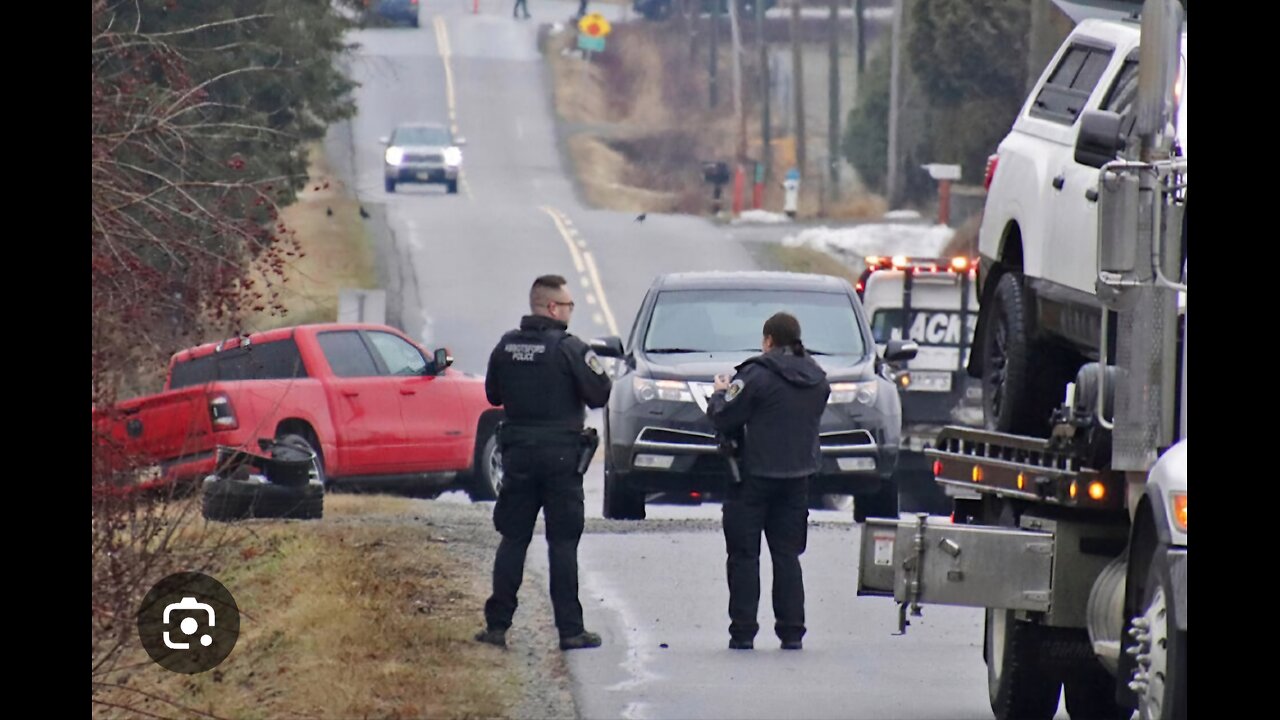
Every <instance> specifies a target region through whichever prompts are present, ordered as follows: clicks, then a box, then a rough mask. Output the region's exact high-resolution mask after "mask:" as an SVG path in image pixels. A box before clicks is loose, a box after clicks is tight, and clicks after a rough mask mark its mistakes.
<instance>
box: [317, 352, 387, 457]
mask: <svg viewBox="0 0 1280 720" xmlns="http://www.w3.org/2000/svg"><path fill="white" fill-rule="evenodd" d="M316 341H317V343H319V345H320V349H321V350H322V351H323V352H324V356H325V359H326V360H327V361H328V363H329V368H330V370H332V375H333V376H332V377H331V378H330V379H329V381H328V382H327V383H326V388H327V390H326V392H328V394H329V407H330V408H332V412H333V426H334V431H335V432H336V433H337V435H338V443H337V444H338V446H339V447H340V448H342V450H341V453H342V458H343V462H342V467H343V471H342V474H343V475H344V476H351V475H377V474H386V473H392V472H398V471H400V470H402V469H403V465H404V462H403V459H402V458H401V457H400V449H401V448H402V447H403V446H404V444H405V442H406V438H405V429H404V421H403V420H402V419H401V416H400V394H399V391H398V389H397V388H396V386H395V384H394V383H390V382H387V378H386V377H384V376H383V374H382V370H381V369H380V367H379V365H378V363H377V362H376V361H375V360H374V357H373V352H372V350H371V349H370V347H369V346H368V344H367V343H365V341H364V338H362V337H361V334H360V333H359V332H358V331H356V330H335V331H330V332H321V333H317V334H316Z"/></svg>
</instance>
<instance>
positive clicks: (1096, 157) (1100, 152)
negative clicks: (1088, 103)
mask: <svg viewBox="0 0 1280 720" xmlns="http://www.w3.org/2000/svg"><path fill="white" fill-rule="evenodd" d="M1124 146H1125V137H1124V135H1122V134H1121V133H1120V115H1119V114H1118V113H1113V112H1107V111H1106V110H1086V111H1085V112H1084V114H1083V115H1081V116H1080V134H1079V135H1077V136H1076V153H1075V158H1076V162H1078V163H1080V164H1081V165H1085V166H1088V167H1093V168H1100V167H1102V166H1103V165H1106V164H1107V163H1109V162H1111V161H1112V160H1115V159H1116V156H1117V155H1118V154H1119V153H1120V151H1121V150H1123V149H1124Z"/></svg>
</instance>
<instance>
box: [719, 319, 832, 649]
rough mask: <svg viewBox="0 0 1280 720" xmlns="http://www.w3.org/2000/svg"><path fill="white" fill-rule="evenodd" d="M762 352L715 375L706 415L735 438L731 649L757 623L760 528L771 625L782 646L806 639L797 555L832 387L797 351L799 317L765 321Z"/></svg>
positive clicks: (727, 510) (748, 640) (747, 645)
mask: <svg viewBox="0 0 1280 720" xmlns="http://www.w3.org/2000/svg"><path fill="white" fill-rule="evenodd" d="M763 335H764V337H763V339H762V340H761V350H763V352H762V353H761V354H760V355H757V356H755V357H752V358H749V359H748V360H746V361H745V362H743V363H742V364H740V365H738V366H737V368H736V370H737V373H736V374H735V375H734V376H733V378H732V379H730V378H728V377H727V376H723V375H720V376H717V377H716V382H715V391H714V393H713V394H712V396H711V398H710V399H709V400H708V402H707V416H708V417H709V418H710V419H711V422H712V424H713V425H715V428H716V430H717V431H719V432H720V433H721V434H723V435H725V436H728V437H735V438H738V439H739V443H740V445H741V447H740V460H741V462H740V469H741V475H742V482H741V483H734V484H731V485H730V486H729V488H728V492H727V495H726V499H725V502H724V506H723V513H724V516H723V522H724V539H725V547H726V550H727V551H728V562H727V564H726V569H727V571H728V580H729V620H730V623H729V647H730V648H732V649H735V650H750V649H752V648H753V647H754V641H755V635H756V633H757V632H758V631H759V629H760V626H759V624H758V623H757V622H756V611H757V609H758V607H759V604H760V534H761V532H762V531H763V533H764V536H765V539H766V540H767V541H768V543H769V552H770V554H771V556H772V558H773V612H774V620H775V623H774V632H775V633H776V634H777V636H778V639H779V640H781V641H782V647H783V649H785V650H799V649H801V647H802V643H801V638H803V637H804V633H805V625H804V580H803V577H802V575H801V572H800V555H801V554H802V553H804V550H805V546H806V544H807V540H808V534H809V482H810V479H811V478H812V477H813V476H814V475H816V474H817V472H818V470H819V468H820V467H821V463H822V456H821V451H820V449H819V446H818V425H819V422H820V420H821V418H822V413H823V411H824V410H825V409H826V406H827V396H828V395H829V394H830V392H831V388H830V385H829V384H828V383H827V374H826V373H825V372H824V371H823V370H822V368H821V367H819V366H818V363H816V362H815V361H814V359H813V357H812V356H811V355H810V354H809V353H808V352H807V351H806V350H805V348H804V344H803V343H802V342H801V340H800V322H799V321H798V320H796V318H795V317H794V316H792V315H789V314H787V313H784V312H780V313H777V314H775V315H773V317H770V318H769V319H768V320H767V321H765V324H764V333H763Z"/></svg>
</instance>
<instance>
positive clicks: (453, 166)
mask: <svg viewBox="0 0 1280 720" xmlns="http://www.w3.org/2000/svg"><path fill="white" fill-rule="evenodd" d="M381 142H382V144H383V145H386V146H387V149H386V151H385V152H384V153H383V167H384V168H385V170H386V173H385V175H386V177H385V180H386V188H387V192H389V193H393V192H395V191H396V185H397V184H399V183H435V184H441V185H444V186H446V187H447V188H448V190H449V192H450V193H456V192H458V175H459V173H460V172H461V171H462V149H461V146H462V145H464V144H466V142H467V141H466V140H465V139H463V138H460V137H454V136H453V133H452V132H451V131H450V130H449V128H447V127H445V126H444V125H440V124H437V123H411V124H406V125H400V126H399V127H397V128H396V129H395V131H394V132H393V133H391V137H390V138H385V137H384V138H381Z"/></svg>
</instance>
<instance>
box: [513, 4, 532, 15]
mask: <svg viewBox="0 0 1280 720" xmlns="http://www.w3.org/2000/svg"><path fill="white" fill-rule="evenodd" d="M520 10H524V16H525V17H529V5H528V3H526V2H525V0H516V4H515V6H514V7H512V8H511V17H515V16H516V13H517V11H520Z"/></svg>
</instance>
